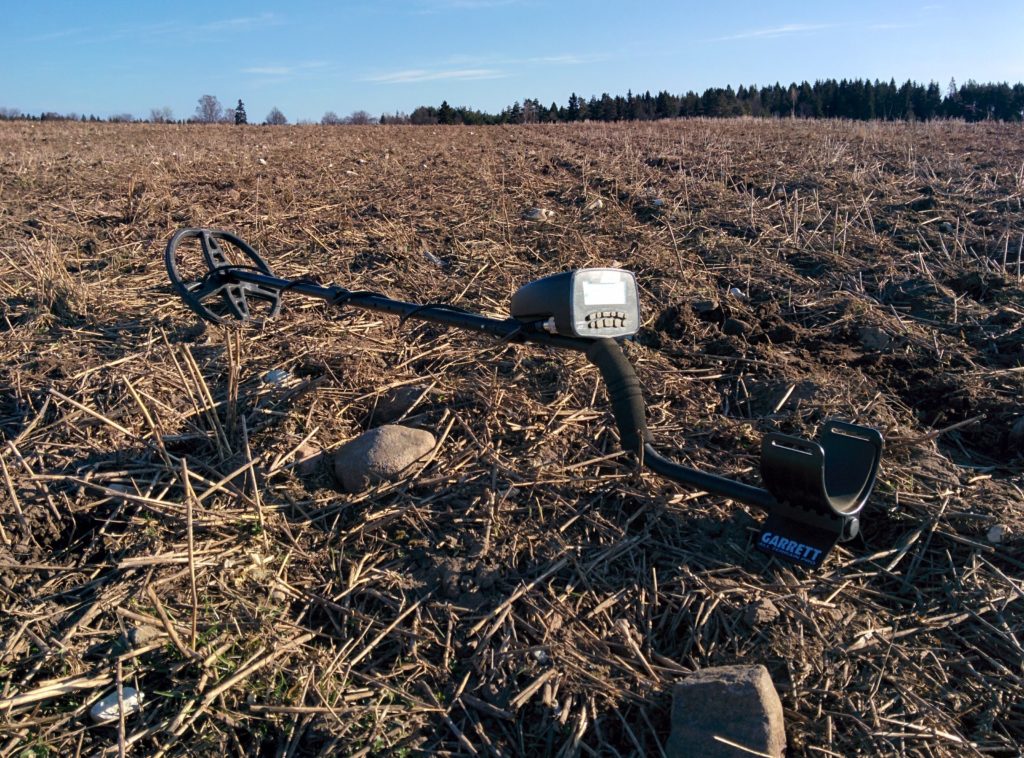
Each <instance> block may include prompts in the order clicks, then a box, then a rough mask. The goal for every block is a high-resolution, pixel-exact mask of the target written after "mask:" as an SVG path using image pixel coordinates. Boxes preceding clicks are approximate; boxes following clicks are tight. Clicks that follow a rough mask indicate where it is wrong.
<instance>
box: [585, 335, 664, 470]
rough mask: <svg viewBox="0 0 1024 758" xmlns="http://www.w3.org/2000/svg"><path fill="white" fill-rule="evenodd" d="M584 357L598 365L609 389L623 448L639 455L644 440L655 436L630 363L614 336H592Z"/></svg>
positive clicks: (646, 440) (647, 440) (649, 440)
mask: <svg viewBox="0 0 1024 758" xmlns="http://www.w3.org/2000/svg"><path fill="white" fill-rule="evenodd" d="M587 360H589V361H590V362H591V363H593V364H594V365H595V366H597V370H598V371H600V372H601V378H602V379H604V385H605V387H606V388H607V389H608V399H609V400H611V403H612V415H614V416H615V423H616V424H617V425H618V427H619V438H620V439H621V441H622V449H623V450H625V451H626V452H628V453H633V454H635V455H637V456H642V452H641V451H642V450H643V446H644V444H645V443H648V442H653V441H654V438H653V436H652V435H651V433H650V431H648V429H647V408H646V406H645V405H644V396H643V392H642V391H641V389H640V380H639V379H637V377H636V373H635V372H634V371H633V367H632V366H631V365H630V363H629V361H628V360H627V359H626V356H625V355H623V353H622V348H620V347H619V343H618V342H616V341H615V340H613V339H598V340H594V342H593V344H592V345H590V347H588V348H587Z"/></svg>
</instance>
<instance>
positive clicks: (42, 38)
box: [25, 27, 89, 42]
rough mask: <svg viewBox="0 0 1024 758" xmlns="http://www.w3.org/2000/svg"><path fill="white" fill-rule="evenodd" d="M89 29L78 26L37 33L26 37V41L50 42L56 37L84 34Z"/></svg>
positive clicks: (63, 37) (62, 37)
mask: <svg viewBox="0 0 1024 758" xmlns="http://www.w3.org/2000/svg"><path fill="white" fill-rule="evenodd" d="M88 31H89V29H88V28H85V27H79V28H77V29H61V30H59V31H54V32H46V33H45V34H37V35H35V36H33V37H26V38H25V41H26V42H52V41H53V40H56V39H65V38H67V37H77V36H78V35H80V34H85V33H86V32H88Z"/></svg>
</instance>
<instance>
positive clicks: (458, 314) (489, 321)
mask: <svg viewBox="0 0 1024 758" xmlns="http://www.w3.org/2000/svg"><path fill="white" fill-rule="evenodd" d="M230 276H231V278H232V279H233V280H234V281H237V282H244V283H246V284H254V285H257V286H260V287H265V288H268V289H274V290H278V291H281V292H283V291H286V290H287V291H289V292H297V293H299V294H300V295H307V296H309V297H315V298H319V299H320V300H326V301H327V302H328V303H331V304H333V305H350V306H352V307H353V308H362V309H364V310H368V311H377V312H378V313H388V314H390V315H392V316H398V317H399V318H414V319H416V320H418V321H428V322H430V323H434V324H442V325H444V326H453V327H455V328H457V329H465V330H467V331H470V332H481V333H484V334H488V335H490V336H492V337H497V338H498V339H504V340H509V341H512V342H534V343H538V344H542V345H551V346H552V347H560V348H566V349H569V350H579V351H585V350H586V349H587V347H588V346H589V345H590V343H591V340H584V339H575V338H572V337H561V336H559V335H557V334H547V333H545V332H534V331H524V329H523V324H522V323H521V322H519V321H516V320H515V319H496V318H490V317H489V316H481V315H479V314H476V313H468V312H466V311H463V310H459V309H457V308H451V307H448V306H444V305H427V306H424V305H422V304H419V303H408V302H405V301H403V300H393V299H392V298H390V297H385V296H383V295H378V294H376V293H373V292H360V291H354V290H349V289H346V288H345V287H340V286H338V285H331V286H328V287H325V286H323V285H320V284H316V283H315V282H307V281H303V280H301V279H298V280H294V281H293V280H290V279H279V278H278V277H276V276H267V275H266V274H261V273H259V272H257V271H249V270H246V269H234V270H232V271H231V273H230Z"/></svg>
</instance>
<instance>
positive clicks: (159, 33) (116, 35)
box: [27, 13, 283, 45]
mask: <svg viewBox="0 0 1024 758" xmlns="http://www.w3.org/2000/svg"><path fill="white" fill-rule="evenodd" d="M281 23H283V21H282V19H281V17H280V16H279V15H278V14H276V13H260V14H259V15H256V16H237V17H235V18H223V19H219V20H216V21H210V22H207V23H205V24H199V25H198V26H197V25H195V24H192V23H188V22H185V21H159V22H156V23H152V24H127V25H122V26H112V27H104V28H102V29H101V28H98V27H80V28H76V29H64V30H60V31H54V32H47V33H44V34H39V35H36V36H34V37H29V38H28V39H27V41H28V42H48V41H52V40H57V39H69V40H70V41H73V42H75V43H77V44H80V45H86V44H106V43H109V42H116V41H119V40H123V39H161V38H166V37H183V38H185V39H186V40H188V39H190V38H192V37H193V35H196V34H203V35H211V34H228V33H231V32H244V31H251V30H253V29H259V28H264V27H270V26H279V25H280V24H281Z"/></svg>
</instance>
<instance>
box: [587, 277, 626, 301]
mask: <svg viewBox="0 0 1024 758" xmlns="http://www.w3.org/2000/svg"><path fill="white" fill-rule="evenodd" d="M583 304H584V305H625V304H626V282H625V280H624V279H621V278H619V279H616V281H613V282H588V281H584V282H583Z"/></svg>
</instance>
